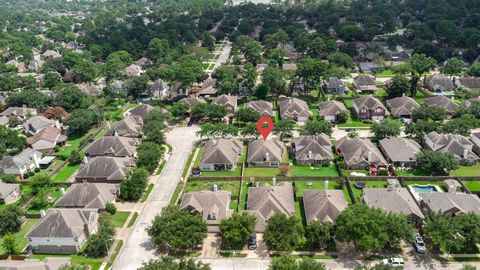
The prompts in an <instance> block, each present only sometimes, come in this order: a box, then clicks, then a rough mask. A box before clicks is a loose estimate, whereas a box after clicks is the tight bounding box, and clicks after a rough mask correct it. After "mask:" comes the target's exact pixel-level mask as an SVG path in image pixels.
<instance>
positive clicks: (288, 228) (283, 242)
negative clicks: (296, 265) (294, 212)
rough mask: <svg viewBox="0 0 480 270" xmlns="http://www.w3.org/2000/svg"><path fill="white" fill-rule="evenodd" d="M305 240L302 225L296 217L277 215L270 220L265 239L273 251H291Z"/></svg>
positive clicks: (264, 235)
mask: <svg viewBox="0 0 480 270" xmlns="http://www.w3.org/2000/svg"><path fill="white" fill-rule="evenodd" d="M302 238H303V228H302V225H301V224H300V223H299V222H298V221H297V219H296V218H295V217H293V216H292V217H287V216H286V215H285V214H282V213H276V214H274V215H273V216H272V217H270V219H269V220H268V225H267V229H266V230H265V233H264V234H263V239H264V240H265V243H266V244H267V247H268V248H269V249H271V250H279V251H290V250H293V249H294V248H295V247H297V246H298V244H299V243H300V239H302Z"/></svg>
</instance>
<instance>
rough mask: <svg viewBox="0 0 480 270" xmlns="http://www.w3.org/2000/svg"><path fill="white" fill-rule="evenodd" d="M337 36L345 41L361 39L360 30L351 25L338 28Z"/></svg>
mask: <svg viewBox="0 0 480 270" xmlns="http://www.w3.org/2000/svg"><path fill="white" fill-rule="evenodd" d="M338 35H339V36H340V38H341V39H343V40H345V41H357V40H361V39H362V38H363V33H362V30H360V28H358V27H357V26H356V25H353V24H344V25H342V26H341V27H340V29H339V31H338Z"/></svg>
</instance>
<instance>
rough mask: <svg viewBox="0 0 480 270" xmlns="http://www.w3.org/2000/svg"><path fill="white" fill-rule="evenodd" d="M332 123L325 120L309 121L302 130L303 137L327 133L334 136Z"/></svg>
mask: <svg viewBox="0 0 480 270" xmlns="http://www.w3.org/2000/svg"><path fill="white" fill-rule="evenodd" d="M332 132H333V130H332V123H331V122H329V121H325V120H318V121H308V122H307V123H306V124H305V126H304V127H303V129H301V130H300V134H301V135H319V134H321V133H325V134H327V135H328V136H330V135H332Z"/></svg>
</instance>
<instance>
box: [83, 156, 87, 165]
mask: <svg viewBox="0 0 480 270" xmlns="http://www.w3.org/2000/svg"><path fill="white" fill-rule="evenodd" d="M82 162H83V164H87V163H88V157H87V156H84V157H83V160H82Z"/></svg>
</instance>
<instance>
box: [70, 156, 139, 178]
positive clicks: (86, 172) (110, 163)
mask: <svg viewBox="0 0 480 270" xmlns="http://www.w3.org/2000/svg"><path fill="white" fill-rule="evenodd" d="M133 165H134V164H133V161H132V160H131V159H130V158H121V157H94V158H91V159H87V160H86V163H84V164H82V166H81V167H80V169H79V170H78V173H77V175H76V176H75V178H76V179H89V180H92V181H95V180H97V179H100V180H101V181H103V180H105V181H109V182H110V181H116V182H119V181H122V180H124V179H125V178H126V177H127V174H128V171H129V170H130V169H131V167H133Z"/></svg>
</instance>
